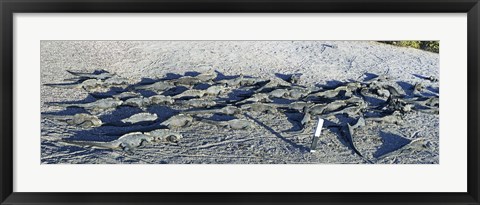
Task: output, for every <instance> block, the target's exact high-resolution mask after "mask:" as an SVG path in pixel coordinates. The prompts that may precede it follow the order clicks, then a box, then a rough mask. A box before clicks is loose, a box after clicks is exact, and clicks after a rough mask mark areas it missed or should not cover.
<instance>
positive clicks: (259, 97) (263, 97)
mask: <svg viewBox="0 0 480 205" xmlns="http://www.w3.org/2000/svg"><path fill="white" fill-rule="evenodd" d="M252 102H272V100H270V98H269V95H268V94H265V93H255V94H253V95H252V96H251V97H249V98H247V99H244V100H240V101H238V102H235V103H234V104H235V105H238V104H243V103H252Z"/></svg>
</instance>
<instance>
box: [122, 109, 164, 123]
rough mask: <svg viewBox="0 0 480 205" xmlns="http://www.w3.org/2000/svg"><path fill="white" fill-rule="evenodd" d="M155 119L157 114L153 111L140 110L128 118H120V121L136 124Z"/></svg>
mask: <svg viewBox="0 0 480 205" xmlns="http://www.w3.org/2000/svg"><path fill="white" fill-rule="evenodd" d="M157 119H158V116H157V114H155V113H148V112H141V113H137V114H134V115H132V116H130V117H128V118H125V119H122V120H121V122H123V123H128V124H137V123H141V122H153V121H155V120H157Z"/></svg>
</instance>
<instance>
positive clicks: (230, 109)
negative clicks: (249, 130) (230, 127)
mask: <svg viewBox="0 0 480 205" xmlns="http://www.w3.org/2000/svg"><path fill="white" fill-rule="evenodd" d="M240 112H241V110H240V109H239V108H238V107H236V106H231V105H227V106H225V107H222V108H219V109H208V110H191V111H184V112H182V113H184V114H210V113H219V114H224V115H237V114H240Z"/></svg>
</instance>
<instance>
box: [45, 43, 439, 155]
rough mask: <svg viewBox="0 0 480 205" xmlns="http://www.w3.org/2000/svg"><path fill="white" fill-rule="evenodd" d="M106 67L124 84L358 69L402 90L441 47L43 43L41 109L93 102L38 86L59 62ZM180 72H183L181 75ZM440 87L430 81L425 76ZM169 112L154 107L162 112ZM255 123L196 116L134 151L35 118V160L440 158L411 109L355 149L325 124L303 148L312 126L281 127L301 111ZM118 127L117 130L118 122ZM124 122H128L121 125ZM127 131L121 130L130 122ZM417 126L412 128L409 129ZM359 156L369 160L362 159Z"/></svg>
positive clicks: (428, 129) (345, 74) (325, 74)
mask: <svg viewBox="0 0 480 205" xmlns="http://www.w3.org/2000/svg"><path fill="white" fill-rule="evenodd" d="M98 69H104V70H106V71H108V72H111V73H116V74H118V75H120V76H122V77H127V78H129V79H130V80H131V83H132V84H134V83H138V82H140V81H142V80H143V81H145V80H148V79H158V78H161V77H163V76H165V75H166V74H167V73H178V74H182V75H183V74H185V72H192V71H195V72H205V71H209V70H217V71H219V72H220V73H222V74H224V75H226V76H232V75H239V74H243V75H248V76H254V77H262V78H265V79H272V78H277V76H276V74H277V75H278V74H291V73H302V74H303V76H302V78H301V83H300V84H302V85H306V86H335V85H336V84H339V83H341V82H346V81H348V80H362V79H364V78H365V77H366V75H365V73H372V74H382V73H385V72H387V71H388V75H389V76H390V77H392V78H393V79H394V81H393V83H396V85H397V86H398V87H400V88H401V89H403V90H404V91H405V93H407V94H408V93H409V92H410V91H409V89H410V87H411V86H412V85H414V84H415V83H416V82H420V81H422V79H420V78H418V77H417V76H416V75H422V76H435V77H437V78H438V77H439V55H438V54H436V53H430V52H425V51H421V50H416V49H411V48H400V47H394V46H390V45H384V44H380V43H377V42H370V41H42V42H41V83H42V86H41V96H42V98H41V111H42V113H57V114H73V113H75V112H79V111H78V110H75V109H73V110H72V109H67V110H64V109H62V108H58V107H55V106H49V105H47V104H46V103H47V102H66V101H72V102H73V101H81V102H88V101H94V98H93V97H92V96H89V95H88V93H87V92H85V91H82V90H74V91H73V90H71V89H60V88H52V87H48V86H44V85H43V84H46V83H62V82H64V79H67V78H71V77H72V75H70V74H69V73H67V72H66V70H75V71H83V72H93V71H94V70H98ZM187 74H188V73H187ZM429 86H431V87H432V88H436V89H433V90H431V92H433V93H437V94H438V87H439V86H438V82H437V83H431V84H429ZM169 111H170V110H168V108H165V107H163V108H162V107H159V108H157V109H155V110H154V112H156V113H157V114H158V115H159V117H160V118H161V119H166V118H167V117H168V116H165V113H168V112H169ZM137 112H139V111H138V110H134V109H128V108H121V110H118V111H115V112H114V113H106V114H104V115H103V116H101V117H102V118H103V119H102V120H106V121H108V120H116V119H118V118H120V117H125V116H128V115H131V114H133V113H137ZM250 116H251V117H252V119H255V120H256V121H258V122H259V123H260V124H262V126H259V127H258V128H255V129H250V130H237V131H228V132H225V131H224V130H221V128H218V127H216V126H213V125H208V124H204V123H197V124H195V125H193V126H191V127H188V128H182V129H181V130H178V131H179V132H181V133H182V134H183V135H184V138H183V139H182V140H181V142H180V143H179V145H177V146H174V145H171V144H161V143H160V144H151V145H146V146H144V147H141V148H139V149H137V150H135V152H134V153H133V154H126V153H124V152H122V151H112V150H101V149H94V148H86V147H80V146H72V145H66V144H64V143H61V142H59V140H60V139H76V140H96V141H110V140H114V139H116V138H118V136H110V135H104V133H105V132H106V131H108V130H104V129H82V128H77V127H74V126H69V125H66V124H64V123H61V122H57V121H54V120H49V119H42V121H41V123H42V133H41V151H42V153H41V162H42V163H46V164H51V163H54V164H55V163H61V164H65V163H67V164H70V163H88V164H92V163H93V164H98V163H100V164H103V163H152V164H184V163H194V164H203V163H213V164H239V163H240V164H257V163H275V164H284V163H286V164H293V163H300V164H310V163H315V164H317V163H326V164H330V163H368V161H370V162H371V163H382V164H383V163H386V164H390V163H399V164H405V163H406V164H410V163H413V164H420V163H422V164H423V163H439V156H438V153H439V150H438V148H439V117H438V115H432V114H425V113H419V112H413V113H409V114H407V115H406V116H405V119H406V120H405V123H403V124H401V125H390V124H380V123H370V124H368V126H366V127H365V128H363V129H360V130H359V131H358V133H356V134H355V136H354V139H353V141H354V143H355V146H356V148H357V149H358V150H359V151H360V152H361V153H362V154H363V156H364V158H362V157H359V156H358V155H357V154H355V152H354V151H353V150H352V149H350V148H349V147H348V146H346V143H345V141H344V139H343V138H342V137H341V136H339V135H338V134H337V133H335V132H333V131H331V130H328V129H326V130H324V131H323V133H322V136H321V138H320V140H319V143H318V147H317V151H316V152H314V153H311V152H309V149H308V148H309V147H310V143H311V138H312V134H313V130H311V131H309V132H306V133H303V134H295V133H285V132H283V131H284V130H288V129H290V128H292V127H294V126H295V123H292V120H291V119H292V118H301V116H287V115H272V114H255V113H251V114H250ZM119 129H120V128H119ZM121 129H127V128H121ZM125 131H129V130H128V129H127V130H125ZM416 131H419V134H418V135H416V136H412V134H413V133H414V132H416ZM418 137H423V138H426V139H427V140H428V143H427V145H428V146H427V147H425V149H423V150H421V151H415V152H402V153H400V154H398V155H395V156H392V157H385V158H382V157H379V156H381V155H383V154H386V153H389V152H392V151H396V150H397V149H399V148H400V147H402V146H403V145H405V143H408V142H409V141H410V140H414V138H418ZM366 159H367V160H366Z"/></svg>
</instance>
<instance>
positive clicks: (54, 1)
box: [0, 0, 480, 204]
mask: <svg viewBox="0 0 480 205" xmlns="http://www.w3.org/2000/svg"><path fill="white" fill-rule="evenodd" d="M0 10H1V31H2V32H1V33H0V35H1V36H0V38H1V53H2V54H1V55H0V62H1V66H2V67H1V74H0V75H1V89H0V99H1V100H0V102H1V106H0V113H1V123H0V146H1V148H0V160H1V161H0V171H1V173H0V180H1V181H0V184H1V187H0V199H1V204H54V203H55V204H140V203H142V204H147V203H148V204H228V203H230V204H274V203H275V204H320V203H328V204H330V203H336V204H356V203H363V204H371V203H378V204H386V203H397V204H447V203H448V204H480V200H479V151H478V149H479V147H480V146H479V140H478V136H479V129H478V128H479V126H478V118H479V109H478V108H479V103H480V101H479V91H480V89H479V85H480V84H479V79H480V76H479V74H480V72H479V59H480V58H479V57H480V55H479V52H478V50H479V47H480V44H479V42H480V41H479V18H480V17H479V13H480V5H479V3H478V0H403V1H402V0H383V1H377V0H337V1H331V0H298V1H295V0H255V1H254V0H230V1H221V0H141V1H135V0H84V1H79V0H70V1H68V0H0ZM33 12H40V13H100V12H102V13H114V12H115V13H116V12H140V13H142V12H168V13H186V12H214V13H216V12H222V13H224V12H240V13H248V12H266V13H282V12H286V13H306V12H328V13H343V12H353V13H416V12H425V13H444V12H445V13H467V14H468V16H467V18H468V20H467V23H468V39H467V40H468V148H467V149H468V159H467V160H468V167H467V169H468V184H467V185H468V189H467V190H468V191H467V192H466V193H16V192H13V175H14V173H13V157H12V155H13V143H12V142H13V136H14V133H13V118H14V116H13V111H12V110H13V107H14V106H15V103H14V102H13V94H14V93H13V14H14V13H33ZM445 177H448V176H445ZM412 186H414V185H412Z"/></svg>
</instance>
